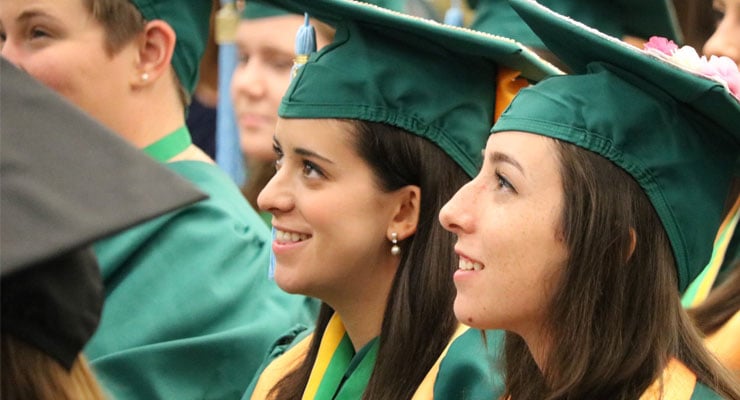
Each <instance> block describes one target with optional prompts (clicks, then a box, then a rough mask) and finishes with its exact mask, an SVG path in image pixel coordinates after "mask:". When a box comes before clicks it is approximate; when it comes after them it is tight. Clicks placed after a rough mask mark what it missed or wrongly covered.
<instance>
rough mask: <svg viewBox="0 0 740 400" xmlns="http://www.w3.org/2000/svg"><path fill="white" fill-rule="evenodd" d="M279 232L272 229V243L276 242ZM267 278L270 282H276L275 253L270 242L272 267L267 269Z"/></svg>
mask: <svg viewBox="0 0 740 400" xmlns="http://www.w3.org/2000/svg"><path fill="white" fill-rule="evenodd" d="M276 236H277V231H276V230H275V228H272V241H273V242H274V241H275V237H276ZM267 277H268V278H269V279H270V280H275V253H274V252H273V251H272V242H270V267H269V268H268V269H267Z"/></svg>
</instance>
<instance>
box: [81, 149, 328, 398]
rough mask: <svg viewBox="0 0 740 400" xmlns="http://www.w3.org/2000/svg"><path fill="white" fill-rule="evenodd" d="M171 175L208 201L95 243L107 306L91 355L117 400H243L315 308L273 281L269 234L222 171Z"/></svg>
mask: <svg viewBox="0 0 740 400" xmlns="http://www.w3.org/2000/svg"><path fill="white" fill-rule="evenodd" d="M166 165H167V166H168V167H169V168H170V169H172V170H173V171H175V172H177V173H178V174H180V175H181V176H183V177H184V178H185V179H187V180H189V181H190V182H192V183H194V184H195V185H196V186H197V187H198V188H199V189H200V190H202V191H203V192H205V193H207V194H209V195H210V198H209V199H207V200H204V201H201V202H199V203H197V204H195V205H192V206H190V207H186V208H183V209H180V210H177V211H175V212H172V213H170V214H167V215H165V216H162V217H160V218H158V219H155V220H153V221H150V222H148V223H145V224H141V225H138V226H136V227H134V228H131V229H129V230H128V231H125V232H123V233H121V234H118V235H117V236H114V237H112V238H110V239H107V240H104V241H101V242H99V243H97V244H96V245H95V251H96V253H97V256H98V258H99V262H100V266H101V269H102V275H103V280H104V284H105V294H106V299H105V305H104V310H103V315H102V319H101V322H100V326H99V328H98V331H97V333H96V334H95V335H94V336H93V338H92V340H91V341H90V343H89V344H88V345H87V347H86V349H85V354H86V356H87V357H88V358H89V360H90V361H91V364H92V366H93V369H94V371H95V373H96V375H97V376H98V378H99V379H100V381H101V383H102V385H103V387H104V388H105V389H106V390H107V391H108V393H109V394H110V395H112V396H113V398H115V399H117V400H126V399H146V400H150V399H178V400H183V399H234V398H236V399H238V398H239V397H240V396H241V394H242V393H243V391H244V388H245V387H246V386H247V385H248V384H249V382H250V380H251V378H252V376H253V374H254V373H255V372H256V370H257V368H258V367H259V366H260V363H261V362H262V360H263V357H264V355H265V354H266V352H267V351H268V350H269V349H270V347H271V345H272V343H273V342H274V341H275V339H276V338H277V337H279V336H280V335H281V334H282V333H284V332H285V331H286V330H287V329H289V328H290V327H291V326H293V325H294V324H296V323H304V324H307V325H310V324H312V321H313V320H314V318H315V315H316V312H317V311H318V303H317V302H315V301H314V300H308V299H306V298H305V297H303V296H294V295H290V294H287V293H285V292H283V291H282V290H280V288H278V287H277V285H276V284H275V282H274V281H271V280H269V279H268V278H267V270H268V263H269V250H270V245H271V237H270V232H269V229H268V228H267V227H266V226H265V224H264V222H263V221H262V219H261V218H260V216H259V215H258V214H257V213H256V212H255V211H254V210H253V209H252V208H251V207H250V206H249V205H248V203H247V202H246V201H245V200H244V198H243V197H242V195H241V193H240V192H239V191H238V189H237V188H236V186H235V185H234V184H233V183H232V182H231V181H230V180H229V178H228V177H227V176H226V175H225V174H224V173H223V172H221V171H220V170H219V169H218V167H217V166H215V165H212V164H207V163H204V162H199V161H179V162H174V163H170V164H166ZM142 195H143V196H145V195H146V194H144V193H143V194H142Z"/></svg>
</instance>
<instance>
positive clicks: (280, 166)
mask: <svg viewBox="0 0 740 400" xmlns="http://www.w3.org/2000/svg"><path fill="white" fill-rule="evenodd" d="M350 129H353V128H352V126H351V125H350V124H349V123H347V122H341V121H338V120H331V119H282V118H280V119H278V123H277V129H276V133H275V139H274V143H275V149H276V150H275V152H276V154H277V158H278V161H277V162H276V165H277V172H276V174H275V176H274V177H273V178H272V180H270V182H269V183H268V184H267V186H265V188H264V190H263V191H262V192H261V193H260V195H259V198H258V204H259V207H260V208H261V209H263V210H266V211H269V212H271V213H272V215H273V217H272V225H273V227H274V228H275V229H276V231H277V238H276V239H275V240H274V241H273V243H272V248H273V251H274V253H275V259H276V270H275V280H276V282H277V283H278V285H279V286H280V287H281V288H282V289H283V290H285V291H287V292H290V293H301V294H305V295H309V296H313V297H317V298H320V299H321V300H323V301H325V302H327V303H329V304H330V305H332V306H334V307H335V308H336V307H337V304H338V303H339V302H347V301H348V299H354V300H352V301H365V299H368V298H371V297H373V296H376V294H377V293H378V292H379V291H381V289H379V288H384V287H388V282H390V280H391V279H392V278H393V274H394V273H395V269H396V268H397V265H398V257H396V256H393V255H391V253H390V248H391V243H390V242H389V241H388V237H389V236H390V233H389V232H388V227H389V224H390V221H391V220H392V218H393V217H392V214H393V213H394V207H395V206H396V205H397V202H398V200H397V196H396V195H394V193H395V192H390V193H386V192H383V191H381V190H380V189H379V187H378V184H377V183H376V179H375V176H374V174H373V172H372V171H371V169H370V167H369V166H368V165H367V163H366V162H365V161H364V160H363V159H362V158H360V156H359V155H358V154H357V151H356V150H355V147H354V144H353V142H352V135H351V134H350Z"/></svg>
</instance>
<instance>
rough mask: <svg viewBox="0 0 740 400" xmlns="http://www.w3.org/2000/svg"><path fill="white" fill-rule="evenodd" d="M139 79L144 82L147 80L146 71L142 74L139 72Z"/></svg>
mask: <svg viewBox="0 0 740 400" xmlns="http://www.w3.org/2000/svg"><path fill="white" fill-rule="evenodd" d="M141 80H142V81H144V82H146V81H148V80H149V74H148V73H147V72H144V73H143V74H141Z"/></svg>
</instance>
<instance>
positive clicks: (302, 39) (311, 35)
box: [295, 13, 316, 56]
mask: <svg viewBox="0 0 740 400" xmlns="http://www.w3.org/2000/svg"><path fill="white" fill-rule="evenodd" d="M304 16H305V17H304V20H303V25H302V26H301V27H300V28H298V33H297V34H296V36H295V53H296V54H300V55H305V56H307V55H309V54H311V53H313V52H315V51H316V30H314V28H313V26H312V25H311V23H310V22H309V20H308V13H304Z"/></svg>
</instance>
